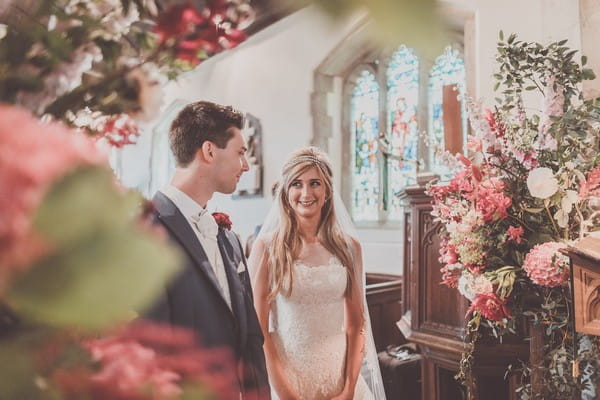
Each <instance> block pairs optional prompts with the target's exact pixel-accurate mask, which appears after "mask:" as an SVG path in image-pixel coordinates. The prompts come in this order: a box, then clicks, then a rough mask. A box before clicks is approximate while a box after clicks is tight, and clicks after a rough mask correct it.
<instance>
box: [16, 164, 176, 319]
mask: <svg viewBox="0 0 600 400" xmlns="http://www.w3.org/2000/svg"><path fill="white" fill-rule="evenodd" d="M135 209H136V207H135V201H134V198H133V197H132V196H130V195H123V194H119V193H117V190H116V187H115V185H114V183H113V181H112V178H111V177H110V175H109V173H108V172H107V171H104V170H100V169H84V170H81V171H78V172H75V173H73V174H71V175H69V176H68V177H66V178H65V179H63V180H62V181H61V182H59V183H58V184H57V185H55V186H54V188H53V189H52V190H51V191H50V192H49V193H48V195H47V196H46V199H45V201H44V203H43V205H42V206H41V208H40V210H39V213H38V218H37V220H36V227H38V229H39V232H40V233H42V234H43V235H44V237H45V238H48V240H50V241H51V243H54V244H55V246H56V247H55V249H54V251H53V252H52V254H50V255H49V256H48V257H46V258H44V259H42V260H41V261H39V262H38V263H37V264H36V265H34V266H32V268H31V270H30V271H29V272H28V273H27V274H25V275H24V276H22V277H21V278H20V279H18V280H17V281H15V282H14V284H13V285H12V286H11V287H10V289H9V294H8V295H9V299H10V300H11V304H13V305H14V306H15V308H16V309H17V311H18V312H19V313H20V314H21V315H26V316H27V317H29V318H31V319H33V320H36V321H41V322H44V323H47V324H49V325H52V326H78V327H84V328H92V329H94V328H101V327H104V326H108V325H110V324H112V323H115V322H119V321H123V320H125V319H127V318H128V317H129V316H130V315H131V311H133V310H139V309H141V308H143V307H144V306H146V305H147V304H149V303H150V302H151V301H152V300H153V298H154V297H155V296H156V294H157V292H158V291H160V290H162V289H163V288H164V286H165V284H166V283H167V281H168V279H169V278H170V277H171V276H172V274H173V273H174V272H175V271H176V265H177V261H178V258H177V256H176V253H175V251H174V250H173V249H171V248H168V247H167V246H166V244H164V243H161V242H159V241H158V240H157V239H156V238H155V237H154V236H152V235H149V234H148V233H145V232H143V231H141V229H140V228H139V227H138V226H137V225H135V224H134V223H133V219H134V216H135V214H136V210H135Z"/></svg>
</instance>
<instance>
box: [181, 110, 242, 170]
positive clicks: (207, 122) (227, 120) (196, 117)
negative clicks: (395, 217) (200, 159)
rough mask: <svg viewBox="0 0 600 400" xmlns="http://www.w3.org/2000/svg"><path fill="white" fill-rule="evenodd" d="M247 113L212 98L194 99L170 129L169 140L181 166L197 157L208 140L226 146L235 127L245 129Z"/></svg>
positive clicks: (219, 145)
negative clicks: (210, 99)
mask: <svg viewBox="0 0 600 400" xmlns="http://www.w3.org/2000/svg"><path fill="white" fill-rule="evenodd" d="M243 121H244V116H243V115H242V113H240V112H239V111H237V110H235V109H234V108H233V107H231V106H222V105H220V104H215V103H211V102H209V101H197V102H195V103H190V104H188V105H187V106H185V107H184V108H183V110H181V111H180V112H179V114H177V116H176V117H175V119H174V120H173V122H172V123H171V128H170V129H169V143H170V145H171V151H172V152H173V155H174V156H175V161H176V163H177V166H180V167H184V166H186V165H188V164H189V163H190V162H192V160H193V159H194V156H195V155H196V152H197V151H198V149H199V148H200V147H202V144H203V143H204V142H205V141H207V140H208V141H211V142H213V143H214V144H216V145H217V147H219V148H221V149H223V148H225V146H227V142H228V141H229V139H231V137H232V136H233V132H232V131H231V128H233V127H235V128H238V129H242V126H243Z"/></svg>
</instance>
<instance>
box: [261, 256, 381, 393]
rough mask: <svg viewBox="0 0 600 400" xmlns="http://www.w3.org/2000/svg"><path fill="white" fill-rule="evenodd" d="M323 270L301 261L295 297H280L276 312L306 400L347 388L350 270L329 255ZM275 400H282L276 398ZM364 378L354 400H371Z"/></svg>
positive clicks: (276, 328)
mask: <svg viewBox="0 0 600 400" xmlns="http://www.w3.org/2000/svg"><path fill="white" fill-rule="evenodd" d="M316 246H319V247H320V248H319V249H318V250H317V249H314V250H317V251H316V252H312V251H311V253H313V254H315V253H317V254H321V257H318V258H320V259H321V260H322V261H320V262H319V263H318V264H312V263H309V262H308V261H296V262H295V263H294V266H293V279H294V281H293V287H292V293H291V296H290V297H285V296H283V295H281V294H279V295H278V296H277V297H276V299H275V301H274V302H273V303H272V306H271V329H270V331H272V332H271V333H270V334H271V337H272V339H273V342H274V343H275V347H276V349H277V352H278V355H279V357H280V359H281V362H282V365H283V370H284V371H285V373H286V375H287V378H288V380H289V382H290V384H291V385H292V387H293V388H294V389H295V391H296V393H298V394H299V395H300V397H301V399H303V400H304V399H306V400H320V399H331V398H332V397H333V396H335V395H337V394H339V393H340V392H341V391H342V389H343V386H344V368H345V357H346V334H345V332H344V291H345V289H346V270H345V268H344V267H343V266H342V264H341V263H340V262H339V260H337V258H335V257H333V256H331V255H330V254H329V253H326V254H327V255H329V260H328V261H326V260H323V257H322V256H323V251H324V249H323V248H322V247H321V246H320V245H316ZM273 398H274V399H278V397H277V395H276V394H273ZM372 398H373V397H372V395H371V392H370V390H369V388H368V387H367V384H366V383H365V381H364V379H363V378H362V376H360V375H359V377H358V382H357V384H356V389H355V394H354V399H355V400H370V399H372Z"/></svg>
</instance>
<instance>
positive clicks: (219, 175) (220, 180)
mask: <svg viewBox="0 0 600 400" xmlns="http://www.w3.org/2000/svg"><path fill="white" fill-rule="evenodd" d="M230 129H231V130H232V131H233V135H232V137H231V139H229V141H228V142H227V145H226V146H225V148H224V149H219V148H217V149H216V151H215V165H214V167H215V170H214V177H215V189H216V191H217V192H219V193H225V194H229V193H233V192H234V191H235V188H236V186H237V184H238V182H239V180H240V176H242V174H243V173H244V172H246V171H248V161H247V160H246V150H247V149H246V141H245V140H244V138H243V136H242V132H241V131H240V130H239V129H238V128H235V127H232V128H230Z"/></svg>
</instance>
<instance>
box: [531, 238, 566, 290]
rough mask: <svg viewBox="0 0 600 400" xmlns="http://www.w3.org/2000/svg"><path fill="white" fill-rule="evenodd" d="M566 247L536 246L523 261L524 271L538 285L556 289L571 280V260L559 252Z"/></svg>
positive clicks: (558, 245)
mask: <svg viewBox="0 0 600 400" xmlns="http://www.w3.org/2000/svg"><path fill="white" fill-rule="evenodd" d="M565 247H566V245H565V244H563V243H558V242H546V243H542V244H538V245H536V246H535V247H534V248H533V249H531V251H530V252H529V253H527V255H526V256H525V261H523V269H524V270H525V272H526V273H527V276H529V279H531V281H532V282H533V283H535V284H536V285H540V286H548V287H555V286H560V285H562V284H563V283H565V282H566V281H567V280H568V279H569V258H568V257H567V256H565V255H563V254H561V253H560V252H559V250H560V249H563V248H565Z"/></svg>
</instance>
